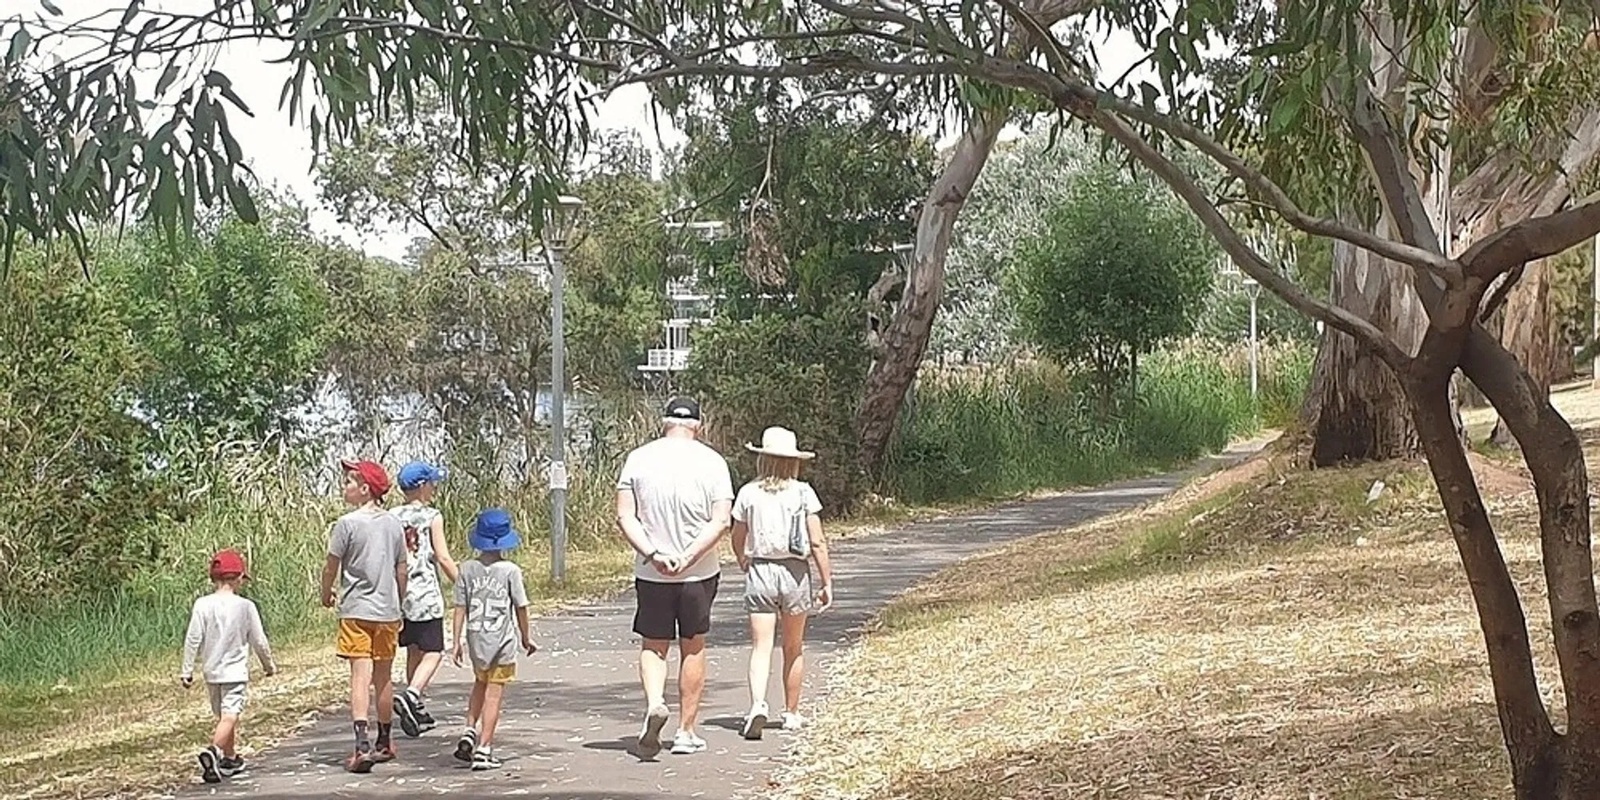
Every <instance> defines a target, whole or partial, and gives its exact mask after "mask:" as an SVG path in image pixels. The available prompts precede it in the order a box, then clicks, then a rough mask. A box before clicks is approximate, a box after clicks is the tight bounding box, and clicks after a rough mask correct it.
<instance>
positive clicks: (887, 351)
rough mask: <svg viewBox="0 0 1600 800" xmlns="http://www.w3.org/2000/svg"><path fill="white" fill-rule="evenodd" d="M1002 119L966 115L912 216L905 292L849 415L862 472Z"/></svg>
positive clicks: (890, 416) (938, 298)
mask: <svg viewBox="0 0 1600 800" xmlns="http://www.w3.org/2000/svg"><path fill="white" fill-rule="evenodd" d="M1005 120H1006V112H1005V111H1004V110H986V111H982V112H980V113H978V114H977V115H976V116H975V117H973V119H972V121H971V122H970V123H969V124H968V126H967V130H966V132H964V133H963V134H962V135H961V139H960V140H959V141H958V142H956V146H955V148H954V149H953V150H952V151H951V153H950V161H949V162H948V163H946V164H945V167H944V171H943V172H942V173H941V174H940V175H939V178H938V180H936V181H934V183H933V188H932V189H930V190H929V191H928V198H927V200H926V201H924V202H923V204H922V210H921V212H920V213H919V214H918V216H917V232H916V241H915V243H914V249H913V251H912V261H911V266H910V269H909V270H908V271H907V273H906V286H905V291H904V292H903V293H902V295H901V298H900V304H899V306H898V308H897V309H896V311H895V314H894V316H893V317H892V318H891V319H890V320H889V324H888V325H887V326H886V327H885V328H884V330H883V333H882V338H881V340H880V341H881V347H880V348H879V350H878V352H876V353H874V354H873V355H874V359H873V362H872V368H871V370H869V371H868V372H867V386H866V392H865V394H864V395H863V396H862V398H861V408H860V410H859V411H858V412H857V416H856V429H857V431H858V432H859V433H860V435H861V463H862V465H863V466H865V467H866V468H867V469H868V470H869V471H873V470H876V469H877V468H878V466H879V465H880V464H881V463H882V460H883V455H884V453H885V452H886V451H887V450H888V448H889V442H890V440H891V439H892V438H893V436H894V429H895V424H896V423H897V422H898V421H899V418H900V407H901V404H902V403H903V402H904V401H905V397H906V392H907V391H908V390H909V389H910V388H911V383H912V381H914V380H916V377H917V369H918V368H919V367H921V366H922V357H923V355H924V354H925V353H927V351H928V338H929V337H930V336H931V335H932V333H933V318H934V315H935V314H936V313H937V312H938V310H939V304H940V303H941V302H942V301H943V300H944V262H945V255H946V254H947V253H949V251H950V235H951V233H952V232H953V231H954V230H955V224H956V218H957V217H958V216H959V215H960V214H961V209H962V207H963V206H965V205H966V202H967V198H968V197H969V196H971V194H972V187H973V185H974V184H976V183H977V182H978V174H979V173H980V172H982V171H983V166H984V164H986V163H988V161H989V153H990V152H992V151H993V150H994V143H995V139H996V138H997V137H998V136H999V135H1000V128H1001V127H1003V126H1004V125H1005Z"/></svg>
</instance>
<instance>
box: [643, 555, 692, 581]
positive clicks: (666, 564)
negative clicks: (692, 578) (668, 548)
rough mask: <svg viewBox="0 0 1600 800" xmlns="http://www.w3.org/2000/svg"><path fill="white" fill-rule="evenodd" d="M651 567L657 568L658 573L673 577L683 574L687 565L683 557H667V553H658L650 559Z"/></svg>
mask: <svg viewBox="0 0 1600 800" xmlns="http://www.w3.org/2000/svg"><path fill="white" fill-rule="evenodd" d="M650 566H652V567H655V570H656V572H659V573H661V574H662V575H666V576H668V577H671V576H674V575H677V574H678V573H680V572H682V571H683V569H684V567H685V566H687V565H686V564H685V563H684V558H683V556H681V555H667V554H666V553H661V552H657V553H656V554H655V555H653V556H651V557H650Z"/></svg>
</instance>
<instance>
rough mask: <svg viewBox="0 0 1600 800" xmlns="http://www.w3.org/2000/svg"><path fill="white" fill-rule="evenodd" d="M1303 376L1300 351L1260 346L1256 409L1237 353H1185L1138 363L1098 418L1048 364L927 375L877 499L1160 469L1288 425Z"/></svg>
mask: <svg viewBox="0 0 1600 800" xmlns="http://www.w3.org/2000/svg"><path fill="white" fill-rule="evenodd" d="M1310 371H1311V352H1310V348H1309V347H1306V346H1304V345H1299V346H1295V345H1285V346H1272V345H1265V346H1263V347H1262V352H1261V358H1260V373H1259V386H1260V400H1259V402H1255V401H1252V399H1251V397H1250V384H1249V361H1248V356H1247V354H1246V352H1245V351H1244V349H1243V348H1220V347H1216V346H1207V345H1203V344H1197V343H1190V344H1185V345H1183V346H1181V347H1175V348H1171V349H1168V350H1165V351H1162V352H1158V353H1155V354H1153V355H1151V356H1149V357H1147V358H1146V359H1145V360H1144V361H1143V363H1142V365H1141V368H1140V375H1139V383H1138V388H1137V396H1136V400H1135V401H1134V402H1133V403H1131V404H1126V405H1125V407H1124V408H1123V409H1121V410H1119V411H1117V412H1115V413H1113V414H1111V415H1109V416H1106V415H1103V414H1102V413H1100V412H1099V410H1098V408H1097V404H1096V402H1095V401H1094V399H1093V398H1092V397H1091V396H1089V394H1088V393H1086V392H1085V391H1084V389H1083V387H1082V384H1081V382H1080V381H1077V380H1075V378H1074V376H1073V375H1072V374H1071V373H1069V372H1066V371H1064V370H1062V369H1060V368H1057V367H1055V366H1053V365H1050V364H1045V363H1027V364H1017V365H1013V366H1011V367H1008V368H991V369H987V370H985V371H981V372H953V373H948V374H943V375H927V376H925V377H924V378H923V379H922V380H921V382H920V383H919V385H918V386H917V387H916V389H915V391H914V394H913V397H912V400H911V403H910V404H909V406H908V410H907V413H906V415H905V417H904V419H903V420H902V424H901V429H900V432H899V436H898V438H897V440H896V443H895V446H894V448H893V450H892V452H891V454H890V456H889V465H890V466H889V469H888V470H887V472H886V478H885V486H884V489H885V492H886V493H888V494H892V495H894V496H896V497H898V498H901V499H903V500H905V501H908V502H913V503H928V502H952V501H961V500H965V499H970V498H983V497H999V496H1006V495H1011V494H1016V493H1019V492H1027V491H1032V490H1036V489H1041V488H1047V487H1062V486H1072V485H1087V484H1095V483H1101V482H1104V481H1108V480H1114V479H1117V478H1121V477H1127V476H1130V475H1137V474H1141V473H1144V472H1148V471H1151V470H1155V469H1162V468H1166V467H1170V466H1172V465H1174V464H1177V463H1180V462H1183V461H1187V460H1189V459H1193V458H1195V457H1198V456H1200V455H1203V454H1204V453H1206V452H1211V451H1215V450H1217V449H1219V448H1221V447H1223V446H1224V445H1226V444H1227V442H1228V441H1229V440H1230V439H1231V438H1232V437H1234V436H1238V435H1241V434H1245V433H1249V432H1252V431H1254V430H1256V429H1259V428H1260V427H1261V426H1263V425H1266V426H1274V427H1275V426H1278V425H1282V424H1284V423H1285V422H1286V421H1288V420H1289V419H1292V418H1293V416H1294V414H1295V413H1296V412H1297V410H1298V407H1299V403H1300V399H1301V398H1302V397H1303V396H1304V393H1305V387H1306V384H1307V381H1308V380H1309V377H1310Z"/></svg>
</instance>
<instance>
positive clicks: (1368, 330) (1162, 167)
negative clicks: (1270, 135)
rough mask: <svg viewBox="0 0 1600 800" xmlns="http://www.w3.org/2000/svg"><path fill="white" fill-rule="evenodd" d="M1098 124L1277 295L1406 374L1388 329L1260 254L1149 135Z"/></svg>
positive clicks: (1110, 122) (1099, 114) (1110, 118)
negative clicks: (1313, 290) (1327, 299)
mask: <svg viewBox="0 0 1600 800" xmlns="http://www.w3.org/2000/svg"><path fill="white" fill-rule="evenodd" d="M1089 121H1090V122H1091V123H1092V124H1094V125H1095V126H1096V127H1099V128H1100V129H1101V130H1104V131H1105V132H1106V133H1108V134H1110V135H1111V137H1112V138H1113V139H1116V140H1117V142H1119V143H1120V144H1122V146H1123V147H1125V148H1127V149H1128V152H1130V153H1132V154H1133V156H1134V157H1135V158H1137V159H1139V161H1140V162H1142V163H1143V164H1144V165H1145V167H1146V168H1147V169H1149V170H1150V171H1151V172H1152V173H1154V174H1155V175H1156V176H1157V177H1159V178H1160V179H1161V180H1162V181H1163V182H1165V183H1166V184H1167V186H1168V187H1170V188H1171V189H1172V191H1173V192H1174V193H1175V194H1177V195H1178V197H1179V198H1181V199H1182V200H1183V201H1184V202H1185V203H1186V204H1188V206H1189V208H1190V210H1192V211H1193V212H1194V213H1195V216H1197V217H1199V219H1200V222H1201V224H1203V225H1205V227H1206V230H1208V231H1210V232H1211V235H1212V236H1214V237H1216V240H1217V242H1218V244H1220V245H1221V246H1222V249H1223V251H1224V252H1226V253H1227V254H1228V256H1229V257H1230V258H1231V259H1233V262H1234V263H1235V264H1237V265H1238V266H1239V268H1240V269H1241V270H1243V271H1244V273H1245V274H1246V275H1249V276H1250V277H1252V278H1255V279H1256V280H1257V281H1258V282H1260V284H1261V285H1262V286H1264V287H1266V289H1267V290H1268V291H1270V292H1272V293H1273V294H1275V295H1277V296H1278V297H1281V298H1283V300H1284V302H1286V303H1288V304H1289V305H1291V306H1293V307H1294V308H1295V309H1297V310H1299V311H1300V312H1302V313H1304V314H1306V315H1307V316H1310V317H1313V318H1315V319H1319V320H1322V321H1323V322H1325V323H1327V324H1328V325H1330V326H1332V327H1333V328H1335V329H1337V330H1340V331H1343V332H1344V333H1347V334H1349V335H1350V336H1352V337H1354V338H1355V339H1356V341H1358V342H1361V343H1362V344H1364V345H1366V346H1367V347H1369V348H1371V349H1372V351H1373V352H1374V353H1375V354H1376V355H1377V356H1378V357H1379V358H1380V359H1382V360H1383V362H1384V363H1386V364H1388V365H1389V366H1390V367H1391V368H1392V369H1394V370H1395V371H1396V372H1403V371H1404V370H1405V368H1406V367H1407V366H1408V365H1409V363H1410V361H1411V358H1410V357H1409V356H1407V355H1406V354H1405V352H1404V351H1402V350H1401V349H1400V347H1399V345H1397V344H1395V342H1394V341H1393V340H1392V339H1390V338H1389V337H1388V336H1387V335H1386V334H1384V332H1383V331H1381V330H1379V329H1378V327H1377V326H1376V325H1373V324H1372V323H1371V322H1369V321H1368V320H1365V319H1363V318H1361V317H1360V316H1357V315H1356V314H1353V313H1351V312H1350V311H1347V310H1345V309H1343V308H1339V307H1337V306H1333V305H1329V304H1327V303H1324V302H1322V301H1320V300H1317V299H1315V298H1313V297H1311V296H1310V295H1308V294H1306V293H1305V292H1303V291H1301V289H1300V287H1298V286H1296V285H1295V284H1294V282H1293V281H1291V280H1289V279H1288V278H1286V277H1284V276H1283V274H1282V273H1280V272H1279V271H1278V270H1277V269H1275V268H1274V267H1273V266H1272V265H1271V264H1269V263H1267V261H1266V259H1264V258H1263V257H1262V256H1261V255H1260V254H1259V253H1257V252H1256V251H1255V250H1254V249H1253V248H1252V247H1250V245H1249V244H1247V243H1246V242H1245V241H1244V238H1243V237H1241V236H1240V235H1239V232H1238V231H1236V230H1235V229H1234V228H1233V225H1231V224H1230V223H1229V222H1228V220H1227V219H1226V218H1225V217H1223V216H1222V212H1220V211H1218V210H1217V207H1216V206H1215V205H1214V204H1212V202H1211V201H1210V199H1209V198H1207V197H1206V195H1205V192H1204V191H1202V190H1201V189H1200V187H1199V186H1198V185H1197V184H1196V183H1195V182H1194V180H1193V179H1192V178H1190V177H1189V175H1188V174H1187V173H1185V172H1184V171H1183V170H1182V169H1180V168H1179V167H1178V166H1177V165H1176V164H1174V163H1173V162H1172V161H1171V160H1170V159H1168V158H1167V157H1166V156H1164V155H1162V154H1161V153H1160V152H1159V151H1157V150H1156V148H1155V147H1154V146H1152V145H1151V144H1150V143H1149V142H1147V141H1145V139H1144V137H1143V136H1141V135H1139V133H1138V131H1135V130H1134V129H1133V128H1132V127H1131V126H1129V125H1128V123H1127V122H1125V121H1123V120H1122V119H1121V118H1120V117H1117V116H1115V115H1113V114H1110V113H1107V112H1105V111H1095V112H1092V115H1091V118H1090V120H1089Z"/></svg>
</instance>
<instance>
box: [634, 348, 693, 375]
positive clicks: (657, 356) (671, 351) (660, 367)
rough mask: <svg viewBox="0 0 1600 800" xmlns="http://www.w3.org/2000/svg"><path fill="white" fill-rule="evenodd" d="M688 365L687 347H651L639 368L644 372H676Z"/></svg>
mask: <svg viewBox="0 0 1600 800" xmlns="http://www.w3.org/2000/svg"><path fill="white" fill-rule="evenodd" d="M688 366H689V350H688V348H664V347H662V348H651V349H650V350H649V351H648V352H646V353H645V362H644V363H643V364H641V365H640V366H639V369H641V370H644V371H646V372H676V371H678V370H681V369H685V368H687V367H688Z"/></svg>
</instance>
